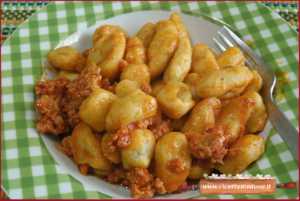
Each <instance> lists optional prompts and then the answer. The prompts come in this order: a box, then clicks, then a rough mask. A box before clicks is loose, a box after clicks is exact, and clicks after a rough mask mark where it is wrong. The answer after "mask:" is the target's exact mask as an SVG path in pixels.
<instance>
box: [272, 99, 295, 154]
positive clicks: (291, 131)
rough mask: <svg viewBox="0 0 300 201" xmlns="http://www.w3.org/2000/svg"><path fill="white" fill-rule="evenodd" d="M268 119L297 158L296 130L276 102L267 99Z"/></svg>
mask: <svg viewBox="0 0 300 201" xmlns="http://www.w3.org/2000/svg"><path fill="white" fill-rule="evenodd" d="M269 103H270V104H269V105H268V110H269V119H270V121H271V123H272V125H273V126H274V127H275V129H276V130H277V131H278V133H279V134H280V136H281V137H282V139H283V140H284V141H285V142H286V143H287V145H288V147H289V148H290V151H291V152H292V155H293V156H294V157H295V159H296V160H298V147H299V144H298V137H299V136H298V131H297V130H296V129H295V127H294V126H293V125H292V124H291V122H290V121H289V120H288V119H287V118H286V116H285V115H284V113H283V112H282V111H281V110H280V109H279V108H278V106H277V105H276V103H274V102H273V101H269Z"/></svg>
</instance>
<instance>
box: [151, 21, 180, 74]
mask: <svg viewBox="0 0 300 201" xmlns="http://www.w3.org/2000/svg"><path fill="white" fill-rule="evenodd" d="M177 44H178V31H177V28H176V26H175V24H174V23H173V22H172V21H171V20H162V21H160V22H158V23H157V25H156V31H155V34H154V36H153V39H152V41H151V43H150V45H149V47H148V51H147V57H148V66H149V71H150V75H151V79H154V78H156V77H158V76H159V75H160V74H161V73H162V72H163V71H164V70H165V68H166V67H167V64H168V62H169V60H170V59H171V57H172V56H173V54H174V52H175V50H176V48H177Z"/></svg>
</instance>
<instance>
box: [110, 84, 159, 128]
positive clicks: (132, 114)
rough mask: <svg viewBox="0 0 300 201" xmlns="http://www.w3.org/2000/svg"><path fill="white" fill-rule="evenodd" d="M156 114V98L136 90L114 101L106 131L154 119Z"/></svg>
mask: <svg viewBox="0 0 300 201" xmlns="http://www.w3.org/2000/svg"><path fill="white" fill-rule="evenodd" d="M156 112H157V102H156V100H155V98H153V97H152V96H150V95H147V94H145V93H144V92H143V91H141V90H140V89H136V90H134V91H133V92H131V93H129V94H127V95H125V96H123V97H117V99H116V100H114V101H113V103H112V105H111V107H110V109H109V111H108V113H107V116H106V119H105V123H106V124H105V125H106V130H107V131H114V130H117V129H119V128H120V127H121V126H126V125H127V124H129V123H132V122H135V121H138V120H142V119H146V118H149V117H152V116H154V115H155V114H156Z"/></svg>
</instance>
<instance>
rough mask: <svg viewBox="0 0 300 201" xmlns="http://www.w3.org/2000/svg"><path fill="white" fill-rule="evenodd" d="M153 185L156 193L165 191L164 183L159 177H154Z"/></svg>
mask: <svg viewBox="0 0 300 201" xmlns="http://www.w3.org/2000/svg"><path fill="white" fill-rule="evenodd" d="M153 187H154V190H155V193H157V194H165V193H167V190H166V187H165V185H164V183H163V182H162V181H161V180H160V179H159V178H155V179H154V182H153Z"/></svg>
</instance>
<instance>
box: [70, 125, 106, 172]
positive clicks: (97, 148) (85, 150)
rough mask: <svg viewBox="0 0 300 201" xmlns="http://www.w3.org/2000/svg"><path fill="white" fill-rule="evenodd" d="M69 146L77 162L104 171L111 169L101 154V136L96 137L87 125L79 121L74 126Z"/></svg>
mask: <svg viewBox="0 0 300 201" xmlns="http://www.w3.org/2000/svg"><path fill="white" fill-rule="evenodd" d="M71 147H72V152H73V158H74V161H75V162H76V163H77V164H79V165H88V166H90V167H91V168H94V169H96V170H98V171H100V172H106V173H107V172H108V171H109V170H110V169H111V163H110V162H109V161H108V160H107V159H106V158H105V157H104V156H103V153H102V150H101V138H99V137H97V136H96V135H95V134H94V133H93V131H92V130H91V128H90V127H89V126H88V125H86V124H84V123H80V124H78V125H77V126H76V127H75V128H74V130H73V132H72V135H71Z"/></svg>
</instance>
